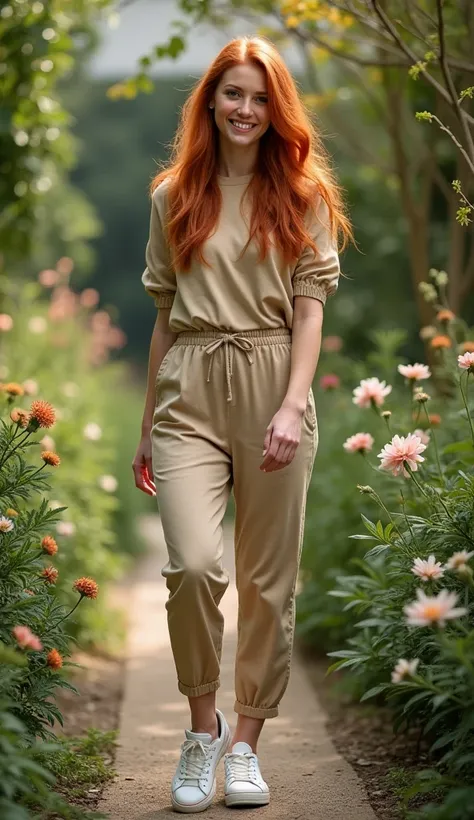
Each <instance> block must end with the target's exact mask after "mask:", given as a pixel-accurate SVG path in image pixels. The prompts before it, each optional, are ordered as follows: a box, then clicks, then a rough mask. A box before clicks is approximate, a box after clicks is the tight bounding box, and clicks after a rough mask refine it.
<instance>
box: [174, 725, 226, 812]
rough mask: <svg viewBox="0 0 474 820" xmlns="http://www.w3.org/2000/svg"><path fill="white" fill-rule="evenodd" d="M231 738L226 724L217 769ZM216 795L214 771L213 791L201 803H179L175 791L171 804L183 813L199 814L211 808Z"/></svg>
mask: <svg viewBox="0 0 474 820" xmlns="http://www.w3.org/2000/svg"><path fill="white" fill-rule="evenodd" d="M231 739H232V735H231V732H230V729H229V727H228V726H226V731H225V736H224V742H223V744H222V748H221V751H220V752H219V754H218V756H217V758H216V769H217V766H218V765H219V763H220V761H221V760H222V758H223V757H224V755H225V753H226V752H227V749H228V748H229V744H230V741H231ZM215 796H216V775H215V773H214V783H213V784H212V788H211V791H210V792H209V794H208V795H207V797H204V798H203V800H200V801H199V803H194V804H193V805H190V806H185V805H183V804H182V803H178V802H177V801H176V800H175V799H174V796H173V793H171V805H172V806H173V809H174V810H175V811H179V812H181V814H198V812H200V811H205V810H206V809H207V808H209V806H210V805H211V803H212V801H213V800H214V797H215Z"/></svg>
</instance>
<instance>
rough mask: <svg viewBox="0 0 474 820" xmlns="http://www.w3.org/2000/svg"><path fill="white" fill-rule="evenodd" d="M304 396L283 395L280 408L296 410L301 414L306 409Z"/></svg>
mask: <svg viewBox="0 0 474 820" xmlns="http://www.w3.org/2000/svg"><path fill="white" fill-rule="evenodd" d="M306 403H307V400H306V398H304V399H301V398H296V397H291V396H285V398H284V399H283V402H282V405H281V406H282V408H285V409H287V410H296V412H297V413H299V414H300V415H301V416H302V415H303V413H304V411H305V410H306Z"/></svg>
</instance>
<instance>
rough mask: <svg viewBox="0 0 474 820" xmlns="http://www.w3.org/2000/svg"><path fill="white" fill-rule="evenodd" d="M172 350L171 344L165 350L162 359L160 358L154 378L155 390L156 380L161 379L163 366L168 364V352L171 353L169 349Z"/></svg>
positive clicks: (163, 370)
mask: <svg viewBox="0 0 474 820" xmlns="http://www.w3.org/2000/svg"><path fill="white" fill-rule="evenodd" d="M172 350H173V345H171V347H170V348H169V350H167V351H166V353H165V355H164V356H163V358H162V360H161V364H160V366H159V368H158V373H157V374H156V379H155V390H156V388H157V387H158V382H159V381H160V380H161V377H162V376H163V374H164V372H165V367H166V365H167V364H168V360H169V358H170V354H171V351H172Z"/></svg>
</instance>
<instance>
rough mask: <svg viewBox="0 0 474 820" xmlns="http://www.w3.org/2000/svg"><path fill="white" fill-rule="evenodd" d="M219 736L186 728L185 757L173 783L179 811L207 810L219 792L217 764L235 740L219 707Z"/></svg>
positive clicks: (183, 756) (174, 798)
mask: <svg viewBox="0 0 474 820" xmlns="http://www.w3.org/2000/svg"><path fill="white" fill-rule="evenodd" d="M216 714H217V726H218V732H219V734H218V736H217V738H216V739H215V740H212V738H211V735H210V734H208V733H207V732H191V730H190V729H185V735H186V740H185V741H184V743H183V744H182V745H181V757H180V759H179V763H178V766H177V769H176V774H175V776H174V778H173V781H172V784H171V803H172V805H173V808H174V810H175V811H180V812H184V813H188V814H192V813H194V812H199V811H204V809H207V807H208V806H210V805H211V803H212V801H213V799H214V795H215V793H216V767H217V764H218V763H219V761H220V760H221V759H222V757H223V756H224V755H225V753H226V751H227V749H228V747H229V743H230V740H231V733H230V729H229V726H228V725H227V721H226V719H225V717H224V715H223V714H222V712H220V711H219V709H216Z"/></svg>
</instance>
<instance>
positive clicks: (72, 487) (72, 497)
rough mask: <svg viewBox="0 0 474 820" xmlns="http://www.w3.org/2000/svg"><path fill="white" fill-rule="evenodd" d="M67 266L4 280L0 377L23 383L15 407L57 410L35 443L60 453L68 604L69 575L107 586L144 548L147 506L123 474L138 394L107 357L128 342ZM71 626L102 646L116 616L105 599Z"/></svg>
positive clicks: (62, 560) (60, 535)
mask: <svg viewBox="0 0 474 820" xmlns="http://www.w3.org/2000/svg"><path fill="white" fill-rule="evenodd" d="M71 266H72V261H71V260H67V259H63V260H59V262H58V265H57V270H51V271H49V270H46V271H41V273H40V274H39V279H40V281H39V282H29V283H28V284H26V285H24V286H23V287H19V286H18V285H16V284H14V283H12V282H5V281H4V282H3V283H1V284H3V290H4V294H5V295H4V303H3V307H4V310H6V311H8V312H7V313H4V314H2V315H1V317H0V320H1V321H0V327H1V328H3V333H2V334H1V337H2V338H1V348H0V378H2V379H3V381H4V383H5V382H6V381H7V380H10V379H11V380H14V381H15V382H16V383H18V384H19V386H20V390H21V391H23V395H18V396H17V398H16V401H15V404H16V405H17V406H20V407H21V406H23V407H25V406H26V405H27V402H29V401H30V400H31V399H32V398H36V397H47V399H48V401H50V402H52V404H53V405H54V406H55V408H56V411H57V423H56V425H55V427H54V431H52V434H51V435H49V431H46V432H47V435H46V436H43V438H41V439H40V441H41V442H42V443H39V442H38V443H37V444H36V445H35V446H36V448H37V450H38V452H40V451H41V449H42V448H44V447H50V448H56V449H57V451H58V452H59V453H60V455H61V458H62V464H61V472H60V475H61V480H60V482H58V484H57V485H56V487H55V490H54V494H53V496H52V498H51V499H50V502H49V503H50V506H51V507H54V506H61V507H65V508H67V509H66V510H65V512H64V515H63V516H62V518H61V521H60V522H58V524H57V529H56V532H55V537H56V538H57V541H58V544H59V551H58V555H57V568H58V570H59V579H58V588H59V589H60V590H61V592H62V594H63V595H64V596H65V599H66V601H69V602H71V601H72V600H73V598H72V593H71V588H70V587H71V584H70V582H71V579H73V578H74V577H76V576H78V575H83V574H84V573H85V572H87V573H88V574H91V575H93V576H94V578H96V579H97V581H98V582H99V583H100V584H101V587H102V590H103V591H104V585H105V584H106V583H107V582H109V581H111V580H114V579H117V578H118V577H119V576H120V575H121V573H122V572H123V571H124V568H125V567H126V562H127V557H128V555H130V554H133V553H137V552H138V551H139V550H140V548H141V541H140V538H139V536H138V533H137V531H136V526H135V519H136V513H137V512H138V511H139V510H140V509H141V507H140V505H141V504H143V502H142V499H141V498H140V493H139V492H138V491H137V490H136V488H135V487H134V484H133V480H132V470H131V466H129V465H127V466H128V470H129V475H127V476H126V475H125V470H124V461H125V458H126V459H127V461H129V462H130V465H131V461H132V455H131V453H132V449H133V446H136V442H132V432H131V426H132V421H133V413H134V412H135V406H136V404H137V399H136V397H135V394H132V393H131V390H130V388H129V387H128V384H127V380H128V373H127V370H126V367H125V365H124V363H122V362H118V361H114V360H111V355H112V356H113V351H114V350H115V349H117V348H119V347H121V346H123V344H124V341H125V340H124V337H123V334H122V332H121V330H120V329H119V328H118V327H116V326H115V325H114V324H113V323H112V321H111V318H110V316H109V314H108V313H107V312H106V311H104V310H97V300H98V298H99V295H98V294H97V292H96V291H94V290H92V289H90V288H89V289H86V290H84V291H82V292H81V293H80V294H76V293H74V292H73V291H72V290H71V288H70V287H69V285H68V276H69V273H70V270H71ZM117 397H120V401H117ZM132 397H133V398H132ZM132 401H133V403H132ZM129 408H131V409H130V413H127V411H128V410H129ZM136 427H137V429H138V427H139V423H138V421H137V422H136ZM124 430H126V435H124ZM51 436H53V438H52V437H51ZM118 470H119V471H120V473H121V475H120V478H118V476H117V471H118ZM86 567H87V570H86V569H85V568H86ZM74 622H75V625H74V628H73V629H74V634H75V635H76V637H77V638H78V639H79V640H81V641H82V642H92V643H94V644H95V645H96V646H98V647H99V648H100V647H101V648H105V649H107V648H109V647H110V644H111V643H114V640H113V639H114V638H116V635H115V632H116V630H115V624H116V622H117V619H116V618H113V619H112V618H111V617H110V615H109V614H108V608H107V598H106V595H101V600H100V601H99V602H98V606H97V607H95V608H94V611H93V612H87V613H85V612H81V611H80V610H79V613H78V617H77V618H74Z"/></svg>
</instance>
